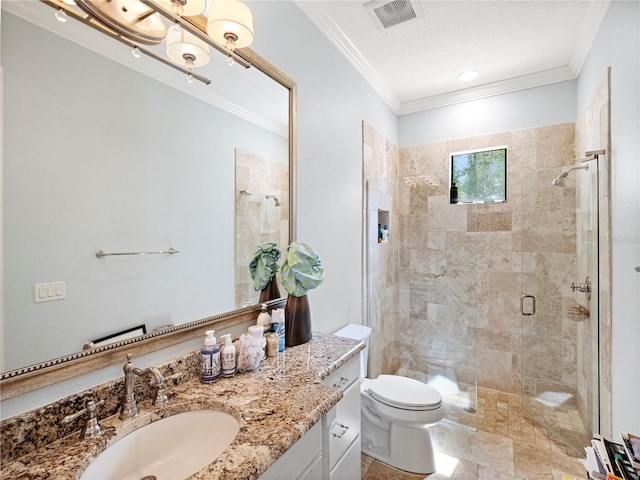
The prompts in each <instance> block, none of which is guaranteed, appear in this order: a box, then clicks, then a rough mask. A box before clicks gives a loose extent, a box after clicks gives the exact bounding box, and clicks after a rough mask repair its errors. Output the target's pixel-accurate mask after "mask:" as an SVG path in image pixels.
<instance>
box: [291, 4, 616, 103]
mask: <svg viewBox="0 0 640 480" xmlns="http://www.w3.org/2000/svg"><path fill="white" fill-rule="evenodd" d="M610 1H611V0H602V1H594V2H591V3H590V5H589V8H588V11H587V13H586V16H585V20H584V22H583V24H582V26H581V28H580V32H579V35H578V38H577V39H576V44H575V46H574V49H573V51H572V53H571V57H570V61H569V64H568V65H567V66H564V67H559V68H555V69H552V70H547V71H543V72H537V73H533V74H531V75H523V76H519V77H514V78H511V79H507V80H503V81H500V82H494V83H488V84H485V85H480V86H477V87H472V88H466V89H463V90H456V91H453V92H449V93H443V94H440V95H433V96H430V97H425V98H422V99H418V100H415V101H411V102H405V103H402V102H401V101H400V99H399V98H398V96H397V95H396V94H395V92H393V90H392V89H391V88H390V87H389V85H388V84H387V83H386V82H385V81H384V80H382V78H381V77H380V76H379V75H378V73H377V72H376V71H375V70H374V69H373V67H372V66H371V65H370V64H369V62H367V60H366V59H365V58H364V56H363V55H362V54H361V52H360V51H359V50H358V49H357V48H356V46H355V45H353V43H352V42H351V41H350V40H349V38H348V36H347V35H346V34H345V33H344V32H343V31H342V29H340V27H339V26H338V25H337V24H336V23H335V22H334V21H333V19H332V18H331V16H330V15H329V13H328V12H327V10H326V8H325V7H324V6H323V5H322V3H321V2H308V1H304V0H293V3H294V4H295V5H296V6H297V7H298V8H299V9H300V10H301V11H302V12H303V13H304V14H305V15H306V16H307V18H309V19H310V20H311V22H312V23H313V24H314V25H315V26H316V27H317V28H318V29H319V30H320V31H321V32H322V33H323V34H324V35H325V36H326V37H327V38H328V39H329V41H331V43H332V44H333V45H334V46H335V47H336V48H337V49H338V51H339V52H340V53H342V55H343V56H344V57H345V58H346V59H347V60H348V61H349V62H350V63H351V64H352V65H353V66H354V67H355V68H356V70H357V71H358V72H360V74H361V75H362V76H363V77H364V78H365V80H366V81H367V82H368V83H369V85H371V87H372V88H373V89H374V90H375V91H376V93H377V94H378V95H379V96H380V97H381V98H382V100H383V101H384V102H385V103H386V104H387V105H388V106H389V108H391V110H393V112H394V113H395V114H396V115H406V114H409V113H415V112H419V111H422V110H430V109H434V108H439V107H445V106H447V105H453V104H456V103H461V102H468V101H471V100H477V99H480V98H486V97H490V96H494V95H501V94H505V93H510V92H516V91H519V90H526V89H528V88H535V87H541V86H544V85H550V84H553V83H558V82H564V81H567V80H575V79H576V78H577V77H578V74H579V73H580V70H581V69H582V65H583V64H584V61H585V59H586V57H587V54H588V53H589V50H590V48H591V45H592V43H593V41H594V39H595V36H596V34H597V32H598V29H599V27H600V24H601V23H602V21H603V19H604V16H605V15H606V12H607V9H608V8H609V3H610Z"/></svg>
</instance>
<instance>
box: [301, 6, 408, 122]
mask: <svg viewBox="0 0 640 480" xmlns="http://www.w3.org/2000/svg"><path fill="white" fill-rule="evenodd" d="M293 3H294V4H295V5H296V6H297V7H298V8H299V9H300V10H301V11H302V13H304V14H305V15H306V16H307V18H308V19H309V20H311V22H312V23H313V24H314V25H315V26H316V27H318V29H319V30H320V31H321V32H322V33H323V34H324V35H325V37H327V38H328V39H329V41H330V42H331V43H332V44H333V45H334V46H335V47H336V48H337V49H338V51H339V52H340V53H341V54H342V55H343V56H344V57H345V58H346V59H347V60H348V61H349V63H351V65H353V66H354V67H355V69H356V70H357V71H358V72H360V74H361V75H362V76H363V77H364V79H365V80H366V81H367V82H368V83H369V85H371V87H372V88H373V89H374V90H375V91H376V93H377V94H378V95H379V96H380V97H381V98H382V100H383V101H384V102H385V103H386V104H387V105H388V106H389V107H390V108H391V109H392V110H393V111H394V113H396V114H398V112H399V111H400V108H401V107H402V102H400V99H399V98H398V96H397V95H396V94H395V92H394V91H393V90H392V89H391V88H390V87H389V85H387V83H386V82H385V81H384V80H383V79H382V78H381V77H380V75H378V73H377V72H376V71H375V69H374V68H373V67H372V66H371V64H370V63H369V62H368V61H367V60H366V58H365V57H364V56H363V55H362V53H361V52H360V51H359V50H358V49H357V48H356V46H355V45H354V44H353V43H352V42H351V40H349V37H348V36H347V35H346V34H345V33H344V32H343V31H342V29H341V28H340V27H339V26H338V25H337V24H336V23H335V22H334V21H333V19H332V18H331V16H330V15H329V13H328V12H327V10H326V8H325V7H324V5H322V3H321V2H309V1H305V0H293Z"/></svg>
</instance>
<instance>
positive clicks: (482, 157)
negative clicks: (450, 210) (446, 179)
mask: <svg viewBox="0 0 640 480" xmlns="http://www.w3.org/2000/svg"><path fill="white" fill-rule="evenodd" d="M451 182H452V186H453V183H455V184H456V187H457V188H458V203H490V202H504V201H506V200H507V148H506V147H500V148H493V149H490V150H476V151H470V152H459V153H452V154H451Z"/></svg>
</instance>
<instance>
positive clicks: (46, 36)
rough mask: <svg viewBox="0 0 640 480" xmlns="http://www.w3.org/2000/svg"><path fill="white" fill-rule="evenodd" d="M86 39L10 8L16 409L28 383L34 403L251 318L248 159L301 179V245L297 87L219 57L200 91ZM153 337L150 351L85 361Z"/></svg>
mask: <svg viewBox="0 0 640 480" xmlns="http://www.w3.org/2000/svg"><path fill="white" fill-rule="evenodd" d="M251 8H258V9H259V8H266V7H260V6H259V5H257V4H256V5H255V6H254V5H253V4H252V6H251ZM254 18H255V21H256V22H258V21H259V17H258V15H256V12H255V11H254ZM74 23H75V22H74V21H73V20H69V21H68V22H66V23H64V24H60V23H59V22H57V21H56V20H55V18H54V10H53V9H51V8H50V7H48V6H47V5H44V4H43V3H41V2H19V1H6V0H5V1H3V2H2V57H1V58H2V66H3V74H4V75H3V84H2V87H3V103H4V121H3V136H4V145H3V148H4V151H3V168H4V182H3V216H4V220H3V231H4V236H3V248H4V256H3V270H4V271H3V288H4V292H3V293H4V299H3V302H4V318H3V324H2V330H3V334H2V352H1V353H2V358H3V368H2V370H3V374H2V377H0V381H1V382H2V384H1V386H2V397H3V398H7V395H14V393H11V392H10V390H11V389H9V388H8V386H9V384H12V383H13V382H15V381H16V379H20V378H23V377H29V378H31V377H33V378H35V377H38V379H37V380H34V383H33V386H30V385H29V382H26V383H25V382H21V383H22V385H21V387H20V391H19V392H17V393H15V394H18V393H23V392H25V391H29V390H30V389H33V388H37V387H39V386H43V385H46V384H51V383H54V382H56V381H60V380H62V379H64V378H65V375H67V376H68V375H77V374H78V373H79V372H82V371H83V365H84V364H88V363H91V361H92V362H94V363H95V362H97V364H99V365H100V366H105V365H108V364H110V363H118V362H120V361H121V357H122V356H123V355H124V354H123V353H117V352H116V353H114V352H115V351H117V350H118V349H123V348H124V349H126V351H127V352H134V353H135V351H136V349H138V351H139V352H146V351H150V350H153V349H155V348H162V347H165V346H168V345H171V344H172V343H175V342H179V341H184V340H185V339H188V337H189V335H190V333H189V332H190V331H191V330H193V331H194V332H195V331H196V330H199V329H202V326H203V325H205V324H209V323H210V322H223V323H224V324H225V325H228V324H230V323H233V322H234V321H241V320H242V319H243V318H244V317H246V315H248V312H251V310H252V309H251V307H244V308H240V307H241V305H238V304H237V303H236V295H235V293H236V292H235V283H236V280H235V268H236V262H235V260H234V255H233V254H231V252H233V251H234V240H235V233H236V232H235V227H234V210H235V203H236V198H235V197H236V191H235V158H236V152H237V151H238V150H241V151H244V152H254V153H256V154H259V155H261V157H263V158H266V159H268V160H269V161H273V162H275V163H278V164H281V165H284V166H285V168H286V170H287V171H288V182H289V187H288V189H287V190H288V198H287V199H286V202H283V203H284V204H286V207H287V209H288V214H287V215H288V220H287V224H288V228H289V231H288V237H289V241H291V240H293V239H294V238H295V228H296V224H295V202H294V200H295V178H296V176H295V118H294V112H295V83H294V82H293V81H292V80H291V79H290V78H288V77H287V76H286V75H284V74H283V73H282V72H280V71H279V70H278V69H276V68H275V67H274V66H272V65H271V64H269V63H268V62H267V61H266V60H264V59H263V58H261V57H260V56H258V55H257V54H256V53H255V52H253V51H252V50H250V49H243V50H242V51H241V54H240V55H241V57H242V58H244V59H245V60H247V61H248V63H250V64H251V65H252V67H251V68H249V69H245V68H243V67H241V66H239V65H238V64H236V65H234V66H233V67H229V66H228V65H227V63H226V58H225V57H224V56H223V55H220V54H218V53H217V52H214V51H212V52H211V63H210V70H209V71H208V72H207V71H206V68H205V67H203V69H202V70H201V71H199V72H198V73H201V74H203V75H204V76H209V77H210V78H212V80H213V82H212V84H211V85H208V86H207V85H204V84H199V83H198V82H196V83H194V84H188V83H187V82H186V79H185V77H184V75H182V74H181V73H179V72H176V71H174V70H172V69H170V68H168V67H167V66H165V65H162V64H160V63H158V62H154V61H153V60H151V59H148V58H144V57H143V58H136V59H134V58H133V57H132V55H131V53H130V50H129V49H128V48H127V47H125V46H123V45H121V44H119V43H117V42H115V41H113V40H112V39H110V38H108V37H106V36H104V35H102V34H100V33H98V32H94V31H93V30H91V29H87V27H86V26H84V25H82V24H79V23H78V24H74ZM63 37H64V38H63ZM80 45H82V46H80ZM85 47H88V48H85ZM107 57H108V58H107ZM218 57H219V58H218ZM208 67H209V66H208ZM171 249H175V250H176V251H177V252H176V253H173V254H171V253H157V254H156V252H171V251H172V250H171ZM99 250H102V251H104V252H106V253H154V255H126V256H119V255H109V256H104V257H102V258H98V256H96V252H97V251H99ZM51 297H53V298H51ZM62 297H64V298H62ZM251 315H252V314H251ZM140 324H144V325H145V328H146V331H147V334H146V335H142V336H137V337H134V338H131V339H126V340H122V341H120V342H119V343H115V344H110V345H107V346H101V347H99V348H94V349H88V350H83V349H82V348H83V345H84V344H85V343H86V342H89V341H92V340H98V339H102V338H103V337H108V336H110V335H114V334H117V333H118V332H123V331H126V330H128V329H131V328H133V327H137V326H139V325H140ZM154 330H155V331H154ZM193 335H195V333H193ZM151 344H153V345H154V346H152V347H150V345H151ZM89 359H92V360H91V361H90V360H89ZM96 359H98V360H96ZM71 364H72V365H73V368H71V367H68V365H71ZM65 366H67V367H65ZM65 368H67V369H68V372H67V373H64V370H65ZM54 371H55V373H53V372H54ZM50 373H51V375H50V376H49V377H47V376H48V375H49V374H50Z"/></svg>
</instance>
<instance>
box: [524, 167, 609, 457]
mask: <svg viewBox="0 0 640 480" xmlns="http://www.w3.org/2000/svg"><path fill="white" fill-rule="evenodd" d="M579 166H580V168H579V169H575V170H573V171H571V172H569V174H568V175H565V176H564V177H561V174H563V173H564V172H566V170H567V169H568V168H569V167H564V168H551V169H547V170H541V171H539V172H537V173H534V174H531V175H529V176H527V177H525V178H524V179H523V182H522V191H521V193H522V202H523V219H522V245H521V250H522V253H521V264H522V267H521V268H522V296H521V359H520V363H521V385H522V387H521V388H522V398H521V402H522V406H523V407H524V409H525V410H526V411H527V412H528V413H529V414H530V415H531V416H532V417H533V418H534V420H535V421H536V422H538V423H539V424H541V425H542V426H544V427H545V428H547V429H548V430H549V431H550V432H551V433H552V434H553V435H554V436H555V437H556V438H558V439H559V440H561V441H562V442H563V443H564V444H565V445H566V446H567V447H568V448H570V449H571V450H573V451H574V452H575V453H576V454H583V452H584V451H583V447H584V446H586V445H588V444H589V440H590V438H591V435H592V433H593V432H594V431H596V430H597V427H594V425H595V424H596V423H597V396H598V394H597V385H598V382H597V378H598V372H597V363H598V362H597V358H598V353H597V348H598V328H597V325H598V305H597V296H598V295H597V292H598V290H597V278H598V245H597V241H598V219H597V214H598V208H597V201H598V198H597V197H598V195H597V192H598V189H597V159H596V160H592V161H590V162H586V163H584V164H581V165H579ZM587 277H589V279H587ZM589 282H590V283H591V285H590V287H587V286H586V285H587V284H588V283H589ZM588 288H590V289H591V291H592V294H590V295H588V294H587V292H586V290H587V289H588ZM580 290H585V292H584V293H583V292H581V291H580Z"/></svg>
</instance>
